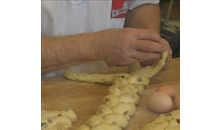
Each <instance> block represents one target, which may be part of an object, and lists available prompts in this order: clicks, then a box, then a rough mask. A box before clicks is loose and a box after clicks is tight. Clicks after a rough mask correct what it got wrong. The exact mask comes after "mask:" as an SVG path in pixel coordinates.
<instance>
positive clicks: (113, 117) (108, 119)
mask: <svg viewBox="0 0 220 130" xmlns="http://www.w3.org/2000/svg"><path fill="white" fill-rule="evenodd" d="M103 119H104V120H105V123H107V124H115V125H119V126H120V127H122V128H126V127H127V126H128V124H129V120H130V119H128V118H127V116H125V115H122V114H118V113H113V114H108V115H106V116H104V117H103Z"/></svg>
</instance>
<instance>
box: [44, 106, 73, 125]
mask: <svg viewBox="0 0 220 130" xmlns="http://www.w3.org/2000/svg"><path fill="white" fill-rule="evenodd" d="M61 115H62V116H65V117H67V118H69V119H70V120H71V122H72V123H74V122H76V120H77V116H76V114H75V112H74V111H73V110H72V109H67V110H62V111H60V110H52V111H50V110H41V120H43V119H48V118H53V117H56V116H61Z"/></svg>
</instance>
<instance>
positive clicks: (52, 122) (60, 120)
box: [41, 109, 77, 130]
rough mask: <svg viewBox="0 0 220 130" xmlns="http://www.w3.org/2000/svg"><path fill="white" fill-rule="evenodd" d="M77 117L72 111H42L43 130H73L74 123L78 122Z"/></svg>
mask: <svg viewBox="0 0 220 130" xmlns="http://www.w3.org/2000/svg"><path fill="white" fill-rule="evenodd" d="M76 120H77V116H76V114H75V112H74V111H73V110H72V109H67V110H63V111H59V110H53V111H48V110H42V111H41V130H71V129H72V123H74V122H76Z"/></svg>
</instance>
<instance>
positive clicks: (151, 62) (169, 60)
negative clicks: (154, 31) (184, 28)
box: [140, 38, 173, 68]
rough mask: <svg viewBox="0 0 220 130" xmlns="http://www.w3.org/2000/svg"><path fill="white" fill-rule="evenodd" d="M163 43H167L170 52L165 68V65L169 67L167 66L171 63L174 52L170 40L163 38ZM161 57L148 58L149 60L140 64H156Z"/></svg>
mask: <svg viewBox="0 0 220 130" xmlns="http://www.w3.org/2000/svg"><path fill="white" fill-rule="evenodd" d="M161 44H164V45H166V48H167V52H168V60H167V62H166V64H165V65H164V67H163V68H165V67H167V66H168V65H169V64H170V62H171V60H172V54H173V52H172V50H171V48H170V45H169V43H168V41H166V40H165V39H163V38H161ZM159 59H160V58H157V59H148V60H145V61H143V62H140V65H141V66H142V67H144V66H147V65H153V64H155V63H156V62H157V61H158V60H159Z"/></svg>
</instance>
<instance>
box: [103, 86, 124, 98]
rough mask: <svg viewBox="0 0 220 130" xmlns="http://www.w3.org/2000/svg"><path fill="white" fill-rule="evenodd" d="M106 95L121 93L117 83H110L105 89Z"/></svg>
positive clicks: (118, 94)
mask: <svg viewBox="0 0 220 130" xmlns="http://www.w3.org/2000/svg"><path fill="white" fill-rule="evenodd" d="M106 92H107V95H115V96H120V95H122V94H123V92H122V90H121V87H119V86H118V85H112V86H110V87H109V88H108V89H107V91H106Z"/></svg>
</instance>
